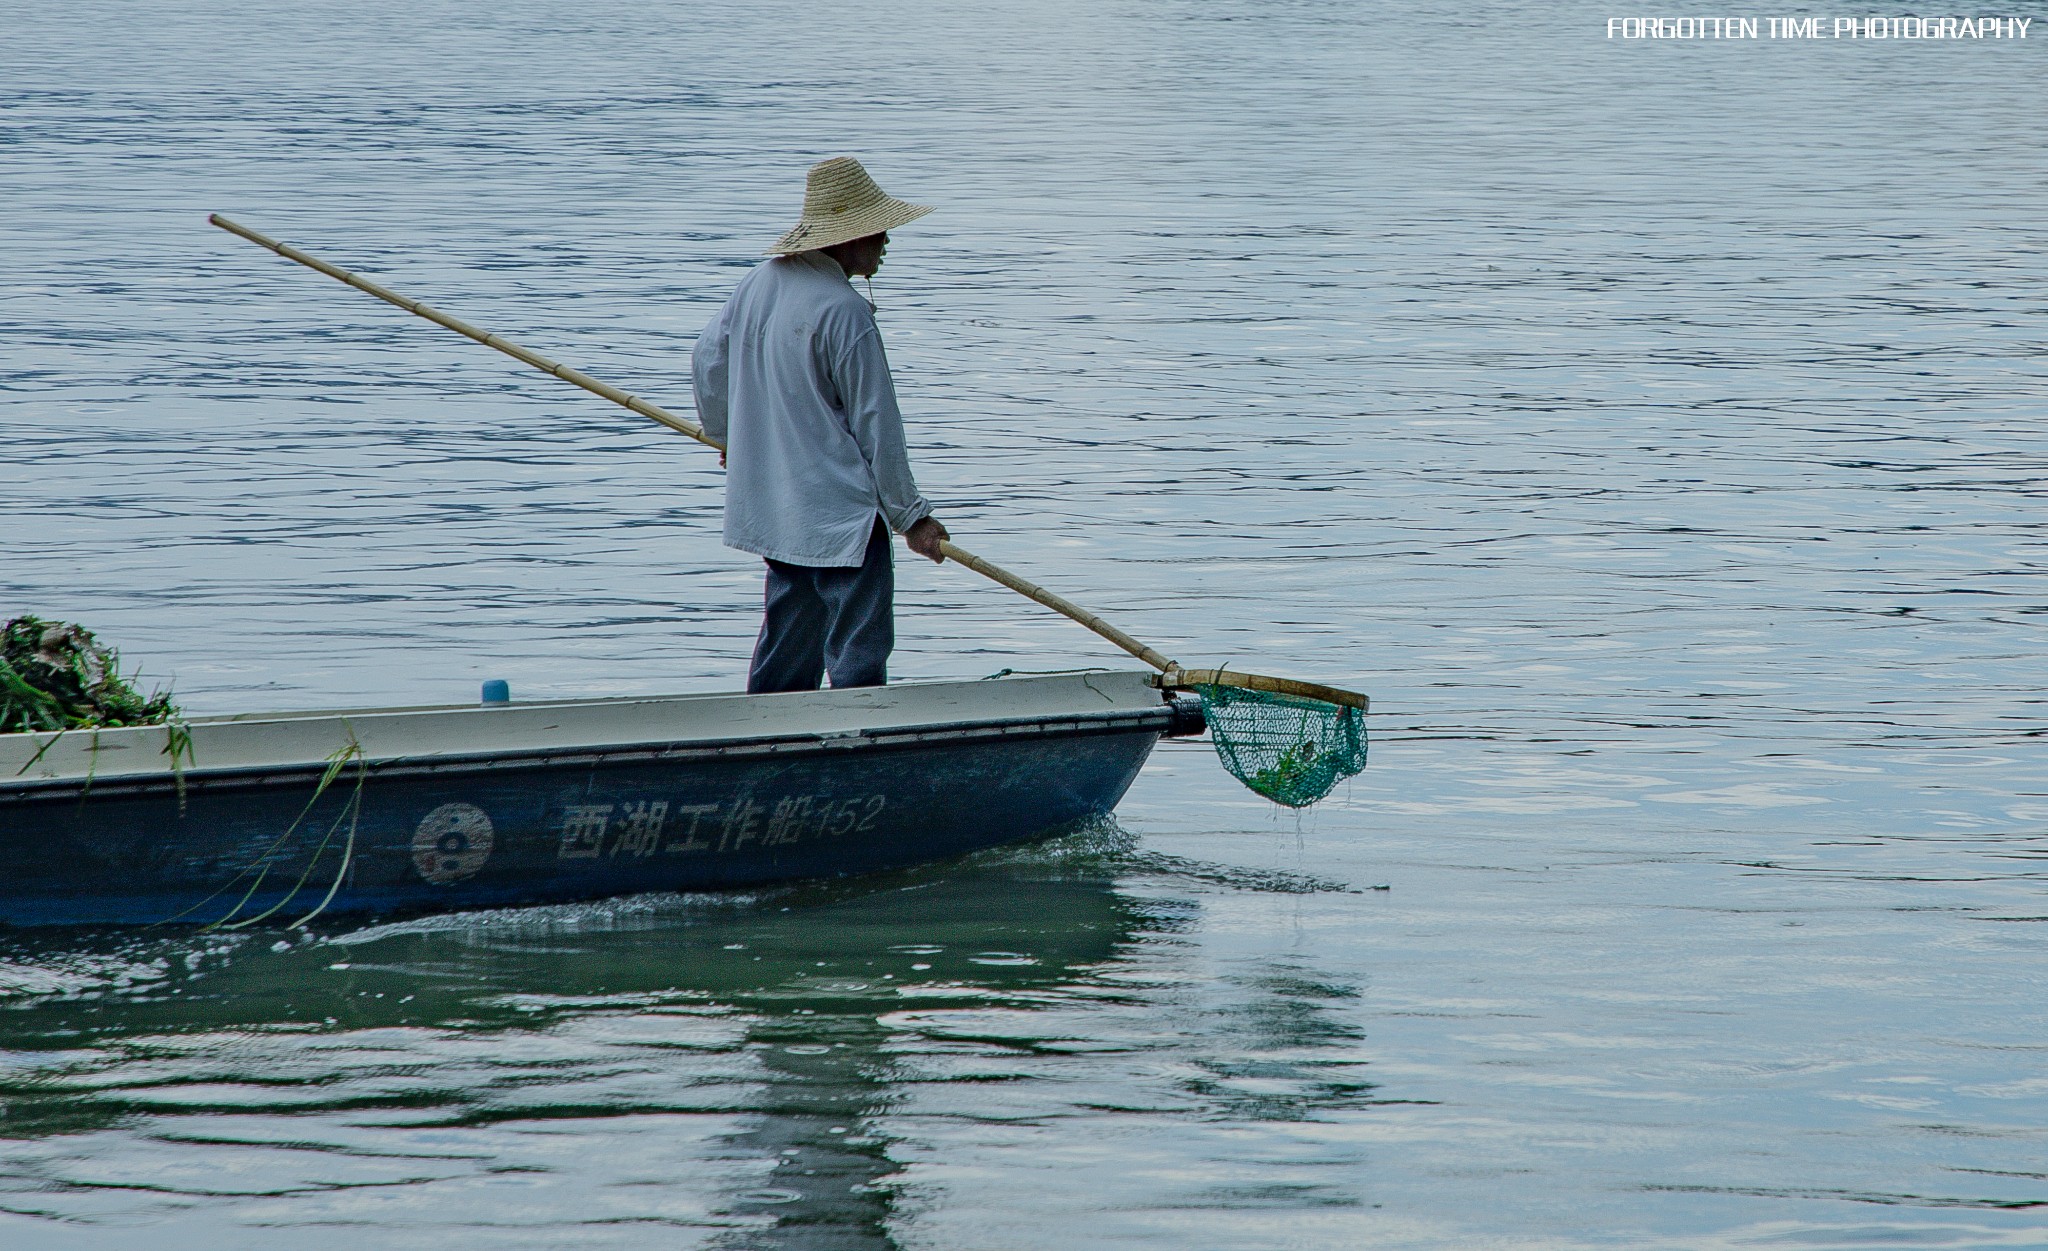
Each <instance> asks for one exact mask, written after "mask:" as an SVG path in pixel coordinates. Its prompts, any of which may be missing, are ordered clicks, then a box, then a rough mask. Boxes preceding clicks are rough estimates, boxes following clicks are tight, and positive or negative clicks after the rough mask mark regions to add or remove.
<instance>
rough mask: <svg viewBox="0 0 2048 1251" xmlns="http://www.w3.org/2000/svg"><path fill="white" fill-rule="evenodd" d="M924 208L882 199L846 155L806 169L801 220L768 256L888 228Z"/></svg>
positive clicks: (927, 208) (925, 206) (828, 244)
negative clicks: (808, 178) (808, 169)
mask: <svg viewBox="0 0 2048 1251" xmlns="http://www.w3.org/2000/svg"><path fill="white" fill-rule="evenodd" d="M931 211H932V210H931V206H930V205H929V204H906V203H904V202H903V201H901V200H899V199H896V198H895V197H894V196H890V195H884V194H883V193H882V189H881V188H880V187H877V186H876V185H875V180H874V179H872V178H870V177H868V172H867V171H866V170H864V169H862V168H861V166H860V162H859V161H856V160H854V159H853V158H852V157H850V156H835V157H833V158H832V159H831V160H829V161H819V162H818V163H817V164H816V165H813V166H811V178H810V182H809V183H808V184H806V185H805V187H804V218H803V220H802V221H800V222H798V223H797V224H796V225H795V226H793V227H791V228H790V231H789V233H788V234H786V235H784V236H782V238H780V239H777V240H776V241H775V246H774V247H772V248H769V249H768V252H769V254H770V255H771V256H786V255H788V254H789V253H791V252H810V251H814V250H816V249H818V248H829V247H831V246H832V245H833V244H835V243H849V242H851V241H853V240H855V239H861V238H865V237H867V236H868V235H878V234H881V233H882V232H883V231H885V230H894V229H896V227H898V226H901V225H903V224H904V223H905V222H914V221H916V220H917V219H918V218H920V217H923V216H924V215H925V214H926V213H929V212H931Z"/></svg>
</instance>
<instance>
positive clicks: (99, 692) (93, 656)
mask: <svg viewBox="0 0 2048 1251" xmlns="http://www.w3.org/2000/svg"><path fill="white" fill-rule="evenodd" d="M177 715H178V709H177V706H176V705H174V704H173V703H171V696H170V693H169V692H168V691H153V692H151V693H150V694H148V695H144V694H143V693H142V692H140V691H138V690H136V689H135V688H134V687H133V686H132V685H130V684H129V683H128V682H127V681H125V680H124V679H123V678H122V677H121V673H120V669H119V667H118V657H116V656H115V654H114V651H113V649H111V648H107V647H102V646H100V644H99V643H98V642H97V641H95V640H94V639H93V636H92V634H91V632H90V631H88V630H85V629H83V628H82V627H79V626H75V625H70V624H67V623H65V622H62V621H44V620H42V619H40V618H38V617H16V618H15V619H14V620H12V621H10V622H8V623H7V625H6V627H5V629H4V631H0V734H21V733H26V732H29V731H35V730H77V729H86V728H91V727H113V726H123V725H162V724H163V723H165V722H167V721H170V720H173V719H174V718H176V717H177Z"/></svg>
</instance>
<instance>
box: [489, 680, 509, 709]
mask: <svg viewBox="0 0 2048 1251" xmlns="http://www.w3.org/2000/svg"><path fill="white" fill-rule="evenodd" d="M484 702H485V703H487V704H509V703H511V702H512V684H511V683H509V682H507V681H506V680H505V679H503V678H492V679H491V680H490V681H488V682H486V683H484Z"/></svg>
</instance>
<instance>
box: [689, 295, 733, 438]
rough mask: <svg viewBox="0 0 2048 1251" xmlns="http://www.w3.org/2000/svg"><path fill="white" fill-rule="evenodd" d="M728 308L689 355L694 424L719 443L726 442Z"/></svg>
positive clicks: (708, 328) (728, 306) (705, 330)
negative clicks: (694, 409) (697, 423)
mask: <svg viewBox="0 0 2048 1251" xmlns="http://www.w3.org/2000/svg"><path fill="white" fill-rule="evenodd" d="M730 307H732V306H731V305H730V304H728V305H726V306H725V307H723V308H720V309H719V310H718V315H717V316H716V317H713V318H712V319H711V324H710V325H708V326H706V327H704V333H703V334H701V335H698V336H697V346H696V348H695V349H693V350H692V351H691V353H690V389H691V391H693V392H694V393H695V394H696V397H697V420H698V421H699V422H700V423H702V425H703V427H704V433H706V434H708V435H710V436H711V437H712V438H714V439H717V440H718V441H719V442H720V443H723V442H725V432H726V420H725V416H726V410H725V400H726V382H725V378H726V348H727V345H726V310H727V309H729V308H730Z"/></svg>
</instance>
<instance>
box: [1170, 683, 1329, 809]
mask: <svg viewBox="0 0 2048 1251" xmlns="http://www.w3.org/2000/svg"><path fill="white" fill-rule="evenodd" d="M1195 691H1196V693H1197V694H1199V695H1201V697H1202V715H1203V716H1205V717H1207V718H1208V721H1209V737H1210V738H1211V739H1213V740H1214V741H1215V743H1216V756H1217V759H1219V760H1221V761H1222V762H1223V767H1224V768H1226V769H1228V770H1230V772H1231V774H1232V775H1233V776H1234V777H1236V778H1237V780H1238V781H1240V782H1242V783H1244V784H1245V785H1246V786H1249V787H1250V788H1252V789H1253V790H1255V791H1257V792H1258V793H1259V794H1261V795H1264V796H1265V797H1266V798H1267V799H1270V800H1272V801H1273V802H1274V803H1276V804H1285V805H1287V806H1288V807H1289V808H1306V807H1308V806H1309V805H1310V804H1312V803H1314V802H1315V801H1317V800H1318V799H1321V798H1322V797H1323V796H1325V795H1327V794H1329V793H1330V789H1331V788H1332V787H1334V786H1336V785H1337V783H1339V782H1341V781H1343V780H1344V779H1345V778H1348V777H1350V776H1351V775H1352V774H1354V773H1357V772H1358V771H1359V770H1360V769H1363V768H1364V767H1365V718H1364V716H1363V715H1362V714H1361V713H1360V712H1359V711H1358V709H1356V708H1345V707H1341V706H1339V705H1337V704H1326V703H1324V702H1323V701H1322V700H1319V699H1302V698H1300V697H1298V696H1294V695H1278V694H1274V693H1272V692H1269V691H1250V690H1245V689H1243V688H1242V687H1235V686H1198V687H1196V688H1195Z"/></svg>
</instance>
